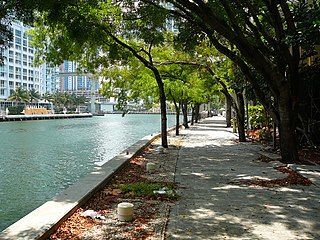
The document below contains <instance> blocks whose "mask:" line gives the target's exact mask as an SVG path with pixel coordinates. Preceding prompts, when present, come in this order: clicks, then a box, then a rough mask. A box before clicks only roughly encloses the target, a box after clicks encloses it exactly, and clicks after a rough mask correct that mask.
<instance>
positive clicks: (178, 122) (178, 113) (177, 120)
mask: <svg viewBox="0 0 320 240" xmlns="http://www.w3.org/2000/svg"><path fill="white" fill-rule="evenodd" d="M173 103H174V107H175V109H176V136H178V135H179V128H180V106H181V104H180V102H179V104H177V102H176V101H175V100H174V101H173Z"/></svg>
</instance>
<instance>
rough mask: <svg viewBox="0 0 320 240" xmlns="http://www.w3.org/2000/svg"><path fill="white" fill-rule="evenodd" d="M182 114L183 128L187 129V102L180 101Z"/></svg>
mask: <svg viewBox="0 0 320 240" xmlns="http://www.w3.org/2000/svg"><path fill="white" fill-rule="evenodd" d="M182 113H183V126H184V127H185V128H189V125H188V101H187V100H183V101H182Z"/></svg>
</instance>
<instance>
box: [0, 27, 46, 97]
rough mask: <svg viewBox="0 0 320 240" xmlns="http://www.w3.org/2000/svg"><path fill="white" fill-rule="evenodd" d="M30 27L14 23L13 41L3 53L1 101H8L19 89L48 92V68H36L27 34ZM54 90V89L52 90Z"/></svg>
mask: <svg viewBox="0 0 320 240" xmlns="http://www.w3.org/2000/svg"><path fill="white" fill-rule="evenodd" d="M28 29H29V27H28V26H26V25H24V24H23V23H21V22H13V23H12V32H13V41H12V42H11V43H10V47H9V48H7V49H5V50H4V52H3V56H4V58H5V59H4V64H3V65H1V66H0V101H4V100H6V99H7V98H8V97H9V96H10V95H11V93H12V91H13V90H15V89H16V88H17V87H19V86H22V87H23V88H24V89H25V90H30V89H32V88H34V89H36V90H37V91H38V92H39V93H40V94H42V93H44V92H46V91H48V89H47V87H46V82H45V80H44V79H45V77H44V76H45V74H46V66H45V65H43V66H38V67H36V66H34V64H33V62H34V48H33V47H32V46H31V44H30V42H31V40H32V38H31V36H30V35H28V34H27V31H28ZM50 90H52V89H50Z"/></svg>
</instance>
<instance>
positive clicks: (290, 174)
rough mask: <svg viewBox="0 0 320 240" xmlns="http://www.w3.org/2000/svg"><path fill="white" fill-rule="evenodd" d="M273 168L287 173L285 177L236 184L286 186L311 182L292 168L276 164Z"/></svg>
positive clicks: (305, 184) (304, 184)
mask: <svg viewBox="0 0 320 240" xmlns="http://www.w3.org/2000/svg"><path fill="white" fill-rule="evenodd" d="M274 169H276V170H278V171H280V172H282V173H285V174H287V177H286V178H276V179H270V180H266V179H259V178H256V179H253V180H248V181H239V182H238V183H237V184H239V185H246V186H254V187H287V186H310V185H311V184H312V182H311V181H310V180H309V179H308V178H306V177H304V176H302V175H301V174H300V173H298V172H297V171H295V170H294V169H292V168H290V167H287V166H278V167H274Z"/></svg>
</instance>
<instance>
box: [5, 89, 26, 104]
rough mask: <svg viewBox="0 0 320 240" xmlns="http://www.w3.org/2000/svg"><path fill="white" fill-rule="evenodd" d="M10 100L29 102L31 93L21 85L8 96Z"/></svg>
mask: <svg viewBox="0 0 320 240" xmlns="http://www.w3.org/2000/svg"><path fill="white" fill-rule="evenodd" d="M8 100H10V101H17V102H19V103H21V102H27V101H28V100H29V95H28V92H27V91H26V90H24V89H23V88H22V87H21V86H19V87H18V88H16V90H13V92H12V94H11V95H10V96H9V97H8Z"/></svg>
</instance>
